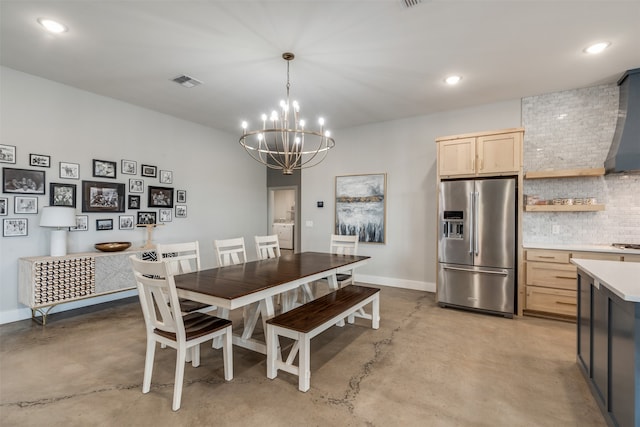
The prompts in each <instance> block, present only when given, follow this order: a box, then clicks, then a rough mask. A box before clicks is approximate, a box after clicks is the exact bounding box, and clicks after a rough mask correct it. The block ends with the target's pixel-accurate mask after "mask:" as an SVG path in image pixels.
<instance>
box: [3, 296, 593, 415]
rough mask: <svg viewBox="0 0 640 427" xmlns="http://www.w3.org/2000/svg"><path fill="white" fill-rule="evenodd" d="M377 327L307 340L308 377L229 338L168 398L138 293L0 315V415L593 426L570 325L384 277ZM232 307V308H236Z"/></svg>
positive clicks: (168, 375) (167, 374)
mask: <svg viewBox="0 0 640 427" xmlns="http://www.w3.org/2000/svg"><path fill="white" fill-rule="evenodd" d="M380 306H381V318H382V319H381V322H380V329H379V330H377V331H376V330H372V329H371V328H370V327H369V323H368V322H367V321H364V320H363V319H359V320H357V322H356V325H355V326H354V325H347V326H346V327H344V328H337V327H335V328H331V329H330V330H328V331H326V332H324V333H323V334H321V335H320V336H318V337H316V338H315V339H314V340H312V356H311V372H312V377H311V389H310V390H309V391H308V392H307V393H301V392H299V391H298V389H297V378H296V377H294V376H292V375H290V374H287V373H286V372H279V374H278V377H277V378H276V379H274V380H269V379H267V378H266V373H265V372H266V369H265V357H264V356H263V355H260V354H257V353H254V352H251V351H248V350H244V349H241V348H234V379H233V381H231V382H225V381H224V380H223V371H222V353H221V350H213V349H211V348H209V347H208V346H206V347H205V346H204V345H203V347H202V356H201V361H202V364H201V365H200V367H198V368H193V367H191V366H190V365H187V366H186V368H185V385H184V391H183V396H182V408H181V409H180V411H178V412H172V411H171V399H172V393H173V375H174V366H175V365H174V364H175V351H173V350H172V349H164V350H161V349H159V350H157V351H156V363H155V365H154V376H153V379H152V387H151V392H150V393H148V394H142V392H141V383H142V372H143V367H144V352H145V332H144V327H143V320H142V317H141V311H140V306H139V303H138V301H137V298H130V299H127V300H123V301H121V302H117V303H108V304H103V305H100V306H94V307H93V308H91V309H81V310H76V311H74V312H68V313H60V314H55V315H53V316H51V317H50V319H49V324H48V325H47V326H46V327H42V326H38V325H36V324H34V323H33V322H31V321H30V320H27V321H21V322H16V323H12V324H8V325H3V326H0V338H1V341H0V345H1V350H0V425H2V426H43V425H47V426H61V425H64V426H112V425H113V426H165V425H166V426H206V425H216V426H245V425H246V426H249V425H250V426H325V425H327V426H329V425H331V426H400V425H401V426H604V425H605V422H604V419H603V417H602V415H601V414H600V412H599V410H598V408H597V406H596V403H595V401H594V400H593V398H592V396H591V394H590V392H589V390H588V387H587V384H586V382H585V380H584V379H583V378H582V376H581V374H580V372H579V370H578V367H577V365H576V361H575V345H576V344H575V343H576V338H575V325H574V324H571V323H563V322H557V321H552V320H546V319H536V318H531V317H525V318H516V319H513V320H510V319H504V318H501V317H495V316H490V315H483V314H477V313H471V312H465V311H459V310H452V309H441V308H439V307H437V306H436V304H435V302H434V295H433V294H429V293H424V292H418V291H411V290H404V289H395V288H385V287H383V288H382V295H381V304H380ZM237 316H238V314H237V313H234V316H233V320H234V324H236V325H237V324H239V322H236V317H237Z"/></svg>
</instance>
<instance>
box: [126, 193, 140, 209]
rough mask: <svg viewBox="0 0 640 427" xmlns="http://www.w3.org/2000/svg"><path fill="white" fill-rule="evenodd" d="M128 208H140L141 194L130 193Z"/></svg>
mask: <svg viewBox="0 0 640 427" xmlns="http://www.w3.org/2000/svg"><path fill="white" fill-rule="evenodd" d="M127 209H140V196H132V195H129V196H128V198H127Z"/></svg>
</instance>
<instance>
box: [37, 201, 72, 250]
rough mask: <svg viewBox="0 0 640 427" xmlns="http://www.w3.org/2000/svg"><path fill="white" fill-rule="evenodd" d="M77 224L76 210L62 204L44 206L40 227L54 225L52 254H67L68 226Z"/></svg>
mask: <svg viewBox="0 0 640 427" xmlns="http://www.w3.org/2000/svg"><path fill="white" fill-rule="evenodd" d="M74 225H76V210H75V209H74V208H67V207H62V206H46V207H44V208H42V216H41V217H40V227H52V228H55V229H54V230H51V256H64V255H66V254H67V230H66V229H67V228H69V227H73V226H74Z"/></svg>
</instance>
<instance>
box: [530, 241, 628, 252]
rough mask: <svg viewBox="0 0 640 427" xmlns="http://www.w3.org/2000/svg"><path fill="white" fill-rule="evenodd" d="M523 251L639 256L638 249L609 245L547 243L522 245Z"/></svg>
mask: <svg viewBox="0 0 640 427" xmlns="http://www.w3.org/2000/svg"><path fill="white" fill-rule="evenodd" d="M522 247H523V248H525V249H556V250H560V251H581V252H608V253H614V254H621V255H624V254H634V255H640V250H638V249H621V248H615V247H613V246H611V245H606V244H602V245H570V244H569V245H558V244H549V243H524V244H523V245H522Z"/></svg>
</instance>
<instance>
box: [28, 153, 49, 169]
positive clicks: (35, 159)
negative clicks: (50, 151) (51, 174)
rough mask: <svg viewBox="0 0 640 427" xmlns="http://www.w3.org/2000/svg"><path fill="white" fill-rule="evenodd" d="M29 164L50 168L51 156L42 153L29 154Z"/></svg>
mask: <svg viewBox="0 0 640 427" xmlns="http://www.w3.org/2000/svg"><path fill="white" fill-rule="evenodd" d="M29 166H37V167H40V168H50V167H51V156H45V155H44V154H29Z"/></svg>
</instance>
